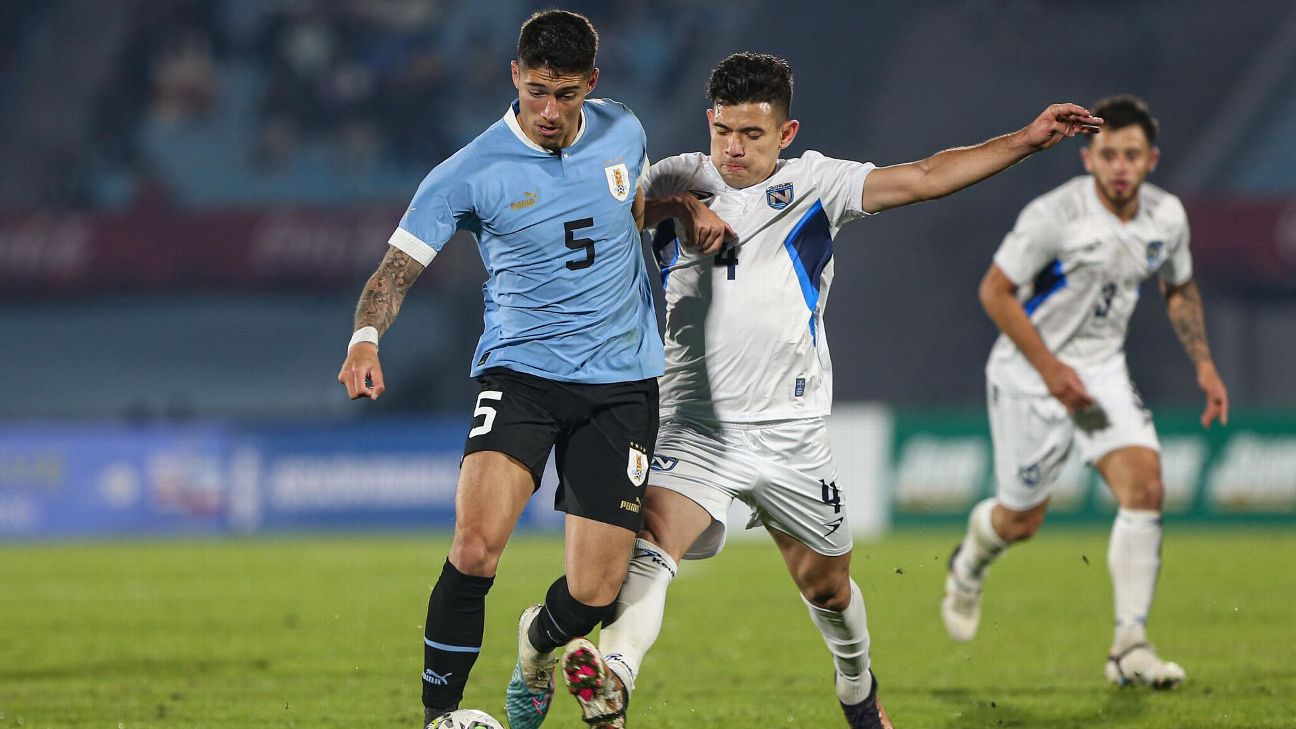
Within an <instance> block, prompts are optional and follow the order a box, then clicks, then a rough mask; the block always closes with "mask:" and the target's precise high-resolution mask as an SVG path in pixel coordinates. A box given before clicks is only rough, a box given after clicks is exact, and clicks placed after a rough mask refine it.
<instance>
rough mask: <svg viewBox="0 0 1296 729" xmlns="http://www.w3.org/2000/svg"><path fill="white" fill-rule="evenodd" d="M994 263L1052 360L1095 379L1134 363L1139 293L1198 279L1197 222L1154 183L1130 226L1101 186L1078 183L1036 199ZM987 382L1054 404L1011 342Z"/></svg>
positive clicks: (996, 353)
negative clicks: (1191, 228) (1130, 337)
mask: <svg viewBox="0 0 1296 729" xmlns="http://www.w3.org/2000/svg"><path fill="white" fill-rule="evenodd" d="M994 262H995V264H996V265H998V266H999V268H1000V269H1001V270H1003V272H1004V274H1005V275H1007V277H1008V278H1009V279H1010V280H1011V281H1012V282H1013V283H1015V284H1017V286H1018V290H1017V297H1018V299H1019V300H1020V301H1021V302H1022V305H1023V306H1024V307H1025V308H1026V313H1027V314H1028V315H1029V316H1030V319H1031V323H1032V324H1034V325H1035V328H1036V329H1037V330H1038V331H1039V333H1040V337H1041V338H1042V339H1043V340H1044V344H1045V345H1046V346H1047V347H1048V349H1049V351H1050V352H1052V353H1053V354H1054V355H1056V356H1057V358H1058V359H1060V360H1062V362H1063V363H1065V364H1066V365H1068V366H1070V367H1072V368H1075V369H1077V370H1082V371H1087V370H1092V369H1094V368H1095V367H1098V366H1101V365H1104V364H1109V363H1110V362H1111V361H1112V360H1113V359H1116V358H1119V359H1120V360H1122V361H1123V359H1124V357H1125V332H1126V329H1127V327H1128V325H1129V319H1130V315H1131V314H1132V313H1133V312H1134V306H1135V305H1136V304H1137V303H1138V297H1139V285H1140V284H1141V283H1143V281H1144V280H1146V279H1147V278H1148V277H1149V276H1151V275H1152V274H1154V273H1159V274H1160V275H1161V278H1162V279H1163V280H1164V281H1165V282H1166V283H1168V284H1171V285H1175V286H1178V285H1181V284H1184V283H1187V282H1188V281H1189V279H1191V278H1192V255H1191V254H1190V253H1189V252H1188V216H1187V214H1186V213H1185V212H1184V207H1183V204H1182V203H1180V202H1179V198H1177V197H1175V196H1174V195H1172V194H1170V193H1168V192H1166V191H1165V190H1162V189H1161V188H1159V187H1157V186H1155V185H1152V184H1150V183H1147V182H1145V183H1143V185H1142V186H1141V187H1140V188H1139V208H1138V213H1137V214H1136V215H1135V216H1134V218H1133V219H1132V220H1130V221H1129V222H1128V223H1126V222H1122V221H1121V220H1120V218H1117V217H1116V215H1115V214H1113V213H1112V212H1111V211H1109V210H1108V209H1107V208H1105V207H1103V204H1102V202H1101V201H1100V200H1099V198H1098V191H1097V189H1096V188H1095V182H1094V179H1093V177H1091V176H1088V175H1085V176H1081V177H1076V178H1074V179H1072V180H1070V181H1069V182H1067V183H1065V184H1063V185H1062V186H1061V187H1058V188H1056V189H1054V190H1052V191H1051V192H1048V193H1046V194H1044V195H1041V196H1040V197H1037V198H1035V199H1034V200H1033V201H1031V203H1030V204H1029V205H1027V206H1026V208H1025V209H1024V210H1022V212H1021V215H1020V216H1019V217H1018V218H1017V224H1016V225H1015V226H1014V227H1013V229H1012V231H1011V232H1010V233H1008V235H1007V237H1005V238H1004V241H1003V244H1002V245H1000V246H999V250H998V252H996V253H995V257H994ZM986 375H987V377H988V378H989V380H990V381H991V382H993V383H995V384H996V385H998V386H999V387H1002V388H1005V389H1008V390H1010V391H1013V392H1020V393H1024V394H1035V395H1047V394H1048V389H1047V388H1046V387H1045V386H1044V381H1043V379H1041V378H1040V376H1039V373H1037V372H1036V371H1035V368H1033V367H1031V365H1030V363H1029V362H1028V361H1026V358H1025V357H1024V356H1022V354H1021V352H1020V351H1019V350H1018V349H1017V346H1016V345H1015V344H1013V342H1012V340H1010V339H1009V338H1008V337H1007V336H1006V335H1003V334H1001V335H1000V336H999V339H998V341H996V342H995V345H994V348H993V349H992V350H991V351H990V361H989V362H988V363H987V364H986Z"/></svg>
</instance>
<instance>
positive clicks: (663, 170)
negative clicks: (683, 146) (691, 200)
mask: <svg viewBox="0 0 1296 729" xmlns="http://www.w3.org/2000/svg"><path fill="white" fill-rule="evenodd" d="M706 161H707V157H706V155H705V154H702V153H701V152H690V153H688V154H677V155H675V156H674V157H667V158H665V159H659V160H657V161H656V162H655V163H653V165H652V166H651V167H649V168H648V179H647V183H646V184H645V186H644V195H645V196H646V197H648V198H649V199H651V198H654V197H665V196H667V195H675V194H677V193H681V192H684V191H685V190H687V189H688V186H689V181H690V180H692V179H693V177H694V176H695V175H696V174H697V171H698V168H699V167H700V166H701V165H702V164H704V163H706Z"/></svg>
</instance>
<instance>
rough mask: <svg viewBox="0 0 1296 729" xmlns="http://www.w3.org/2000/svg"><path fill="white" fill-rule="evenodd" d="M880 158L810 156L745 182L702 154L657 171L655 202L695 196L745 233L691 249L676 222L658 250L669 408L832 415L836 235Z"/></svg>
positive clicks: (855, 211) (662, 232) (660, 229)
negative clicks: (706, 250)
mask: <svg viewBox="0 0 1296 729" xmlns="http://www.w3.org/2000/svg"><path fill="white" fill-rule="evenodd" d="M872 169H873V165H872V164H866V163H860V162H848V161H843V160H837V159H831V158H829V157H825V156H823V155H822V154H819V153H818V152H806V153H805V154H804V155H803V156H801V157H800V158H797V159H788V160H779V162H778V166H777V167H776V168H775V170H774V174H773V175H771V176H770V177H769V178H768V179H767V180H765V181H764V182H761V183H759V184H756V185H752V186H751V187H748V188H746V189H742V190H739V189H735V188H732V187H729V186H728V185H726V184H725V182H724V180H723V179H721V177H720V174H719V172H717V171H716V169H715V166H714V165H713V164H712V163H711V158H710V157H709V156H708V155H705V154H702V153H698V152H695V153H690V154H683V155H679V156H676V157H670V158H668V159H663V160H661V161H659V162H657V163H656V164H654V165H653V166H652V168H651V169H650V170H649V171H648V184H647V187H646V188H645V190H646V195H647V197H649V198H652V197H660V196H664V195H673V194H677V193H687V194H692V195H694V196H695V197H697V198H698V199H699V200H701V201H702V202H703V203H704V204H706V205H707V206H708V207H710V208H711V209H712V210H713V211H715V213H716V214H717V215H719V216H720V217H721V218H722V219H723V220H724V221H725V222H727V223H729V225H730V227H732V228H733V229H734V231H735V232H736V233H737V236H738V237H737V242H736V243H735V244H731V245H729V246H726V248H725V249H724V250H722V251H721V253H720V254H719V255H711V256H699V255H697V254H695V253H693V252H691V251H689V250H688V249H687V248H685V247H684V246H683V245H682V244H681V242H680V240H679V238H678V237H677V234H676V225H675V221H673V220H666V221H663V222H661V223H660V224H658V226H657V229H656V231H655V233H654V235H653V250H654V252H655V254H656V256H657V260H658V263H660V264H661V266H662V268H663V274H662V283H663V285H664V287H665V291H666V336H665V340H666V374H665V375H663V376H662V379H661V405H662V412H663V415H665V416H669V415H675V414H677V415H680V416H683V417H687V418H695V419H701V420H719V421H725V422H739V423H752V422H762V421H770V420H784V419H790V418H810V417H820V416H823V415H827V414H828V411H829V410H830V408H831V406H832V360H831V359H830V358H829V355H828V337H827V334H826V333H825V332H824V324H823V313H824V308H825V306H827V303H828V288H829V286H830V285H831V284H832V279H833V237H834V236H836V235H837V231H838V230H839V229H840V228H841V226H842V225H843V224H845V223H847V222H849V221H851V220H855V219H857V218H860V217H863V216H864V215H866V213H865V212H864V211H862V210H861V209H860V196H861V194H862V192H863V189H864V178H865V177H867V176H868V173H869V172H870V171H871V170H872Z"/></svg>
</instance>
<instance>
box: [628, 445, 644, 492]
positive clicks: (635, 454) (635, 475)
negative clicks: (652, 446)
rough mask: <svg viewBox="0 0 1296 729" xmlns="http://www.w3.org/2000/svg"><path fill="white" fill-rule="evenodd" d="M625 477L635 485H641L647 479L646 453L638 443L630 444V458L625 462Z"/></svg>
mask: <svg viewBox="0 0 1296 729" xmlns="http://www.w3.org/2000/svg"><path fill="white" fill-rule="evenodd" d="M626 477H627V478H629V479H630V482H631V483H633V484H634V485H635V486H643V485H644V481H647V480H648V454H647V453H645V452H644V451H643V450H641V449H640V448H639V446H638V445H636V444H634V443H631V444H630V459H629V461H628V462H627V463H626Z"/></svg>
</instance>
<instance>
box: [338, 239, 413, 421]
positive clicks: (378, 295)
mask: <svg viewBox="0 0 1296 729" xmlns="http://www.w3.org/2000/svg"><path fill="white" fill-rule="evenodd" d="M421 273H423V264H421V263H419V262H418V261H416V260H414V259H413V258H411V257H410V255H409V254H408V253H405V252H404V251H402V250H401V249H399V248H397V247H395V246H391V247H388V249H387V255H385V256H383V259H382V263H380V264H378V270H377V271H374V274H373V275H372V276H370V277H369V281H368V282H367V283H366V284H365V288H364V291H363V292H362V293H361V294H360V302H359V303H358V304H356V313H355V328H356V331H360V330H361V329H364V328H365V327H373V329H374V330H375V332H376V335H375V338H377V337H381V336H382V335H383V333H385V332H386V331H387V330H388V329H389V328H390V327H391V325H392V322H394V321H396V315H397V314H398V313H400V308H401V304H402V303H404V301H405V292H407V291H409V287H410V286H412V285H413V284H414V281H415V280H417V279H418V277H419V274H421ZM338 382H341V383H342V384H343V385H345V386H346V389H347V395H349V396H350V397H351V399H352V400H356V399H359V398H362V397H368V398H370V399H371V400H377V399H378V396H379V395H381V394H382V393H383V390H384V389H386V388H385V387H384V385H383V376H382V366H381V365H379V363H378V345H377V344H374V343H373V342H368V341H362V342H356V343H355V344H353V345H352V346H351V348H350V349H349V350H347V357H346V361H344V362H343V363H342V371H341V372H339V373H338Z"/></svg>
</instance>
